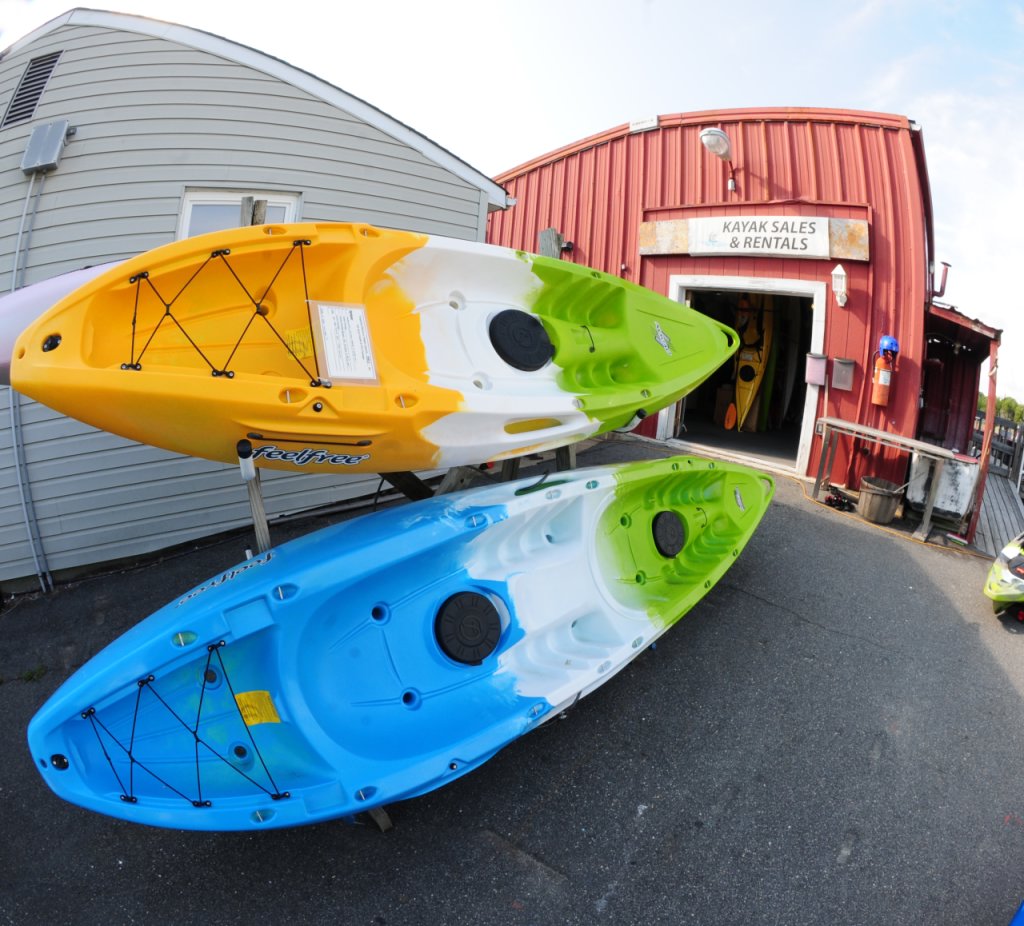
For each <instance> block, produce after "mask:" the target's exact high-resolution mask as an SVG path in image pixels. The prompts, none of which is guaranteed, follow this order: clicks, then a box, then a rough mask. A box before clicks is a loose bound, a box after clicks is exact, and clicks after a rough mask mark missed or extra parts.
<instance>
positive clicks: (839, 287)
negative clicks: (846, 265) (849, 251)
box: [832, 264, 847, 306]
mask: <svg viewBox="0 0 1024 926" xmlns="http://www.w3.org/2000/svg"><path fill="white" fill-rule="evenodd" d="M832 292H833V293H835V296H836V302H837V303H838V304H839V305H840V306H845V305H846V295H847V294H846V271H845V270H844V269H843V265H842V264H836V268H835V270H833V271H832Z"/></svg>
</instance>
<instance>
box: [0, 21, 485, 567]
mask: <svg viewBox="0 0 1024 926" xmlns="http://www.w3.org/2000/svg"><path fill="white" fill-rule="evenodd" d="M90 15H92V14H90ZM97 15H100V16H104V17H106V18H108V19H109V18H111V17H110V16H108V14H97ZM113 19H115V20H116V19H117V17H116V16H114V17H113ZM208 38H209V37H207V36H204V35H203V34H197V42H196V43H194V44H198V45H199V46H200V47H193V45H192V44H190V43H188V42H177V41H172V40H168V39H166V38H160V37H155V36H152V35H147V34H145V33H144V32H138V31H133V30H132V29H130V28H126V29H124V30H122V29H119V28H112V27H109V26H98V25H88V24H81V23H79V24H75V23H74V22H70V23H65V24H64V25H60V26H58V27H56V28H53V29H51V30H50V31H44V33H43V34H41V35H40V36H39V37H38V38H37V39H35V40H34V41H31V42H29V43H27V44H25V45H23V46H21V47H17V46H16V51H15V52H14V53H9V54H7V55H6V56H5V57H3V58H0V110H3V109H5V108H6V106H7V103H8V101H9V100H10V97H11V95H12V94H13V92H14V89H15V87H16V86H17V84H18V81H19V80H20V78H21V75H22V73H23V72H24V70H25V67H26V66H27V64H28V62H29V61H30V60H31V59H32V58H36V57H39V56H41V55H44V54H47V53H49V52H53V51H58V50H60V51H62V56H61V59H60V61H59V62H58V64H57V66H56V68H55V69H54V71H53V74H52V75H51V77H50V81H49V83H48V85H47V87H46V90H45V92H44V93H43V95H42V97H41V99H40V101H39V105H38V107H37V109H36V112H35V114H34V116H33V118H32V119H31V120H29V121H27V122H25V123H21V124H18V125H14V126H11V127H9V128H7V129H4V130H3V131H0V294H2V293H5V292H7V290H8V289H9V288H10V281H11V271H12V268H13V258H14V250H15V239H16V236H17V231H18V227H19V224H20V222H21V217H22V212H23V210H24V209H25V208H26V203H27V204H28V208H29V209H30V210H31V209H32V207H33V205H34V202H33V201H29V200H27V198H26V197H27V193H28V191H29V188H30V181H29V178H28V177H26V176H25V175H24V174H23V173H22V171H21V169H20V164H21V158H22V155H23V153H24V150H25V146H26V144H27V142H28V138H29V136H30V134H31V131H32V129H33V128H34V127H35V126H36V125H39V124H42V123H46V122H52V121H54V120H58V119H68V120H69V122H70V124H71V126H73V128H74V130H75V134H74V135H73V137H71V138H69V139H68V142H67V144H66V146H65V148H64V153H63V157H62V159H61V162H60V164H59V166H58V168H57V169H56V170H55V171H53V172H51V173H50V174H48V175H47V176H46V177H45V179H44V181H43V187H42V194H41V196H40V197H39V201H38V213H37V214H36V215H35V219H34V226H33V228H32V232H31V242H30V244H31V247H30V249H29V251H28V259H27V264H26V265H25V267H26V269H25V273H24V275H23V277H22V280H21V283H22V285H28V284H31V283H34V282H38V281H40V280H44V279H47V278H49V277H52V276H55V275H57V274H59V273H64V272H67V271H69V270H73V269H76V268H79V267H82V266H87V265H91V264H97V263H102V262H106V261H111V260H117V259H122V258H127V257H130V256H132V255H134V254H137V253H140V252H142V251H145V250H148V249H151V248H154V247H158V246H160V245H162V244H166V243H168V242H169V241H172V240H173V239H174V237H175V234H176V229H177V225H178V219H179V214H180V211H181V207H182V201H183V197H184V195H185V193H186V192H187V191H188V190H239V191H250V190H260V191H267V192H275V191H279V192H282V193H289V194H297V195H298V196H299V197H300V200H299V202H300V206H299V208H300V215H299V219H300V220H301V221H311V222H317V221H364V222H370V223H373V224H376V225H381V226H386V227H394V228H408V229H411V230H415V231H421V232H426V233H428V234H435V235H446V236H450V237H457V238H466V239H470V240H477V241H482V240H483V239H484V233H485V228H486V217H487V210H488V207H489V200H488V192H487V191H486V190H485V189H484V188H483V187H481V186H480V185H475V184H474V183H472V182H470V181H469V180H467V179H465V176H459V175H457V174H456V173H453V172H452V170H449V169H448V168H447V167H446V166H444V165H443V164H442V163H438V162H435V161H434V160H432V159H431V158H430V157H428V156H427V155H425V154H424V153H423V151H422V150H417V149H416V148H414V147H411V146H410V145H409V144H406V143H404V142H403V141H401V140H399V139H398V138H396V137H395V136H393V135H391V134H389V133H388V132H387V131H384V130H382V128H381V127H379V126H378V125H377V124H371V123H372V122H379V123H380V124H381V125H384V126H385V127H387V126H388V125H392V124H393V123H391V121H390V120H389V117H386V116H383V114H381V115H382V119H380V120H375V119H371V120H370V121H366V120H365V119H363V118H358V117H356V116H354V115H353V114H352V113H351V112H348V111H346V110H345V109H344V107H340V106H338V105H335V103H334V102H329V101H328V99H330V100H334V97H333V96H331V95H330V94H328V95H327V96H328V99H324V98H321V97H319V96H317V95H316V94H315V93H312V92H309V91H308V90H307V89H303V86H308V84H304V85H303V86H296V85H294V84H293V83H290V82H288V81H287V80H284V79H281V78H280V77H279V76H275V73H276V72H275V73H267V70H266V69H261V67H260V66H259V65H260V61H261V59H262V56H260V55H259V53H258V52H253V50H251V49H244V48H242V47H241V46H232V47H231V48H230V49H228V50H227V52H226V56H225V55H221V54H216V53H212V52H211V51H208V50H205V47H206V46H207V45H209V42H208V41H206V40H207V39H208ZM216 41H217V42H219V40H216ZM215 44H216V42H215ZM233 50H234V51H238V52H239V54H237V55H236V57H239V58H241V60H233V58H232V57H231V54H232V53H233ZM267 65H268V69H269V70H270V71H274V68H275V67H277V68H278V69H280V66H281V62H277V61H275V60H274V59H267ZM296 73H297V74H298V75H299V77H300V78H307V79H308V78H309V75H307V74H304V73H303V72H296ZM297 83H299V84H302V80H301V79H299V80H298V81H297ZM330 89H331V90H336V88H330ZM342 96H343V94H342ZM363 105H365V104H363ZM364 111H365V110H364ZM426 150H430V149H429V146H428V148H427V149H426ZM440 160H442V161H444V160H445V159H444V158H441V159H440ZM445 163H450V161H445ZM35 189H36V190H38V181H36V187H35ZM491 195H493V192H492V193H491ZM491 201H492V202H493V200H491ZM24 244H25V242H24V241H23V242H22V246H23V247H24ZM11 395H12V393H11V391H10V390H9V389H7V388H0V582H4V583H5V584H6V583H8V582H9V580H18V583H16V584H20V585H23V584H24V580H25V577H31V576H33V575H34V574H35V567H34V565H33V561H32V551H31V547H30V545H29V543H28V534H27V531H26V527H25V523H24V519H23V516H22V507H21V496H20V493H19V491H18V485H17V478H16V468H15V462H14V454H13V451H12V445H11V425H10V399H11ZM21 415H22V444H23V447H24V456H25V460H26V466H27V473H28V478H29V480H30V484H31V494H32V498H33V500H34V505H35V511H36V515H37V521H38V527H39V532H40V534H41V539H42V546H43V549H44V551H45V555H46V560H47V563H46V564H47V566H48V568H49V569H50V571H51V572H57V573H59V572H60V571H61V570H64V569H71V568H77V567H82V566H87V565H90V564H95V563H100V562H104V561H107V560H115V559H122V558H124V557H126V556H135V555H139V554H146V553H150V552H154V551H156V550H159V549H163V548H166V547H169V546H173V545H176V544H179V543H182V542H186V541H190V540H194V539H198V538H200V537H203V536H205V535H208V534H211V533H215V532H218V531H222V530H227V529H231V528H235V527H240V526H244V525H247V524H249V523H251V515H250V509H249V503H248V495H247V492H246V489H245V486H244V484H243V483H242V481H241V479H240V476H239V473H238V470H237V468H236V467H233V466H225V465H222V464H218V463H211V462H208V461H205V460H198V459H193V458H189V457H183V456H179V455H176V454H169V453H166V452H164V451H161V450H157V449H155V448H151V447H147V446H144V445H140V444H136V443H132V442H130V441H126V440H123V439H122V438H120V437H116V436H114V435H110V434H106V433H104V432H101V431H97V430H95V429H93V428H91V427H89V426H87V425H84V424H81V423H80V422H77V421H73V420H71V419H68V418H65V417H63V416H61V415H59V414H57V413H56V412H53V411H51V410H50V409H47V408H45V407H44V406H41V405H39V404H37V403H35V402H33V401H31V400H29V399H27V398H22V399H21ZM378 482H379V479H378V477H377V476H373V475H367V476H358V477H356V476H348V477H339V476H313V475H304V474H295V475H292V474H285V473H275V472H268V471H265V472H264V474H263V487H264V499H265V503H266V507H267V512H268V515H269V516H270V517H271V518H273V517H274V516H276V515H279V514H284V513H291V512H297V511H304V510H308V509H310V508H312V507H315V506H318V505H324V504H330V503H334V502H338V501H342V500H346V499H350V498H353V497H356V496H360V495H368V494H370V493H372V492H374V491H375V490H376V488H377V485H378ZM198 578H202V577H197V579H198Z"/></svg>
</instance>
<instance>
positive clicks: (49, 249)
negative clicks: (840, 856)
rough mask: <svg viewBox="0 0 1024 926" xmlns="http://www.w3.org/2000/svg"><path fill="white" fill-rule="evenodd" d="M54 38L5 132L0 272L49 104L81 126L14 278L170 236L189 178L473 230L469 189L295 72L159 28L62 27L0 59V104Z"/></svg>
mask: <svg viewBox="0 0 1024 926" xmlns="http://www.w3.org/2000/svg"><path fill="white" fill-rule="evenodd" d="M58 50H60V51H62V52H63V54H62V56H61V59H60V62H59V63H58V64H57V67H56V68H55V70H54V72H53V74H52V76H51V77H50V81H49V84H48V86H47V88H46V91H45V92H44V93H43V96H42V99H41V100H40V103H39V106H38V108H37V110H36V114H35V117H34V118H33V119H32V120H31V121H30V122H28V123H24V124H21V125H17V126H12V127H10V128H8V129H5V130H4V131H3V132H0V229H11V232H9V233H6V234H3V235H2V236H0V281H2V280H3V273H2V272H3V269H4V268H5V267H10V266H11V260H12V257H13V251H14V238H15V235H14V233H13V232H14V231H16V228H17V224H18V222H19V220H20V216H21V212H22V209H23V208H24V204H25V196H26V193H27V191H28V187H29V180H28V178H27V177H25V176H24V175H23V174H22V172H21V169H20V163H21V155H22V153H23V152H24V149H25V145H26V144H27V141H28V137H29V135H30V133H31V129H32V127H33V126H34V125H36V124H39V123H44V122H49V121H53V120H56V119H68V120H69V121H70V122H71V125H72V126H73V127H74V128H75V130H76V133H75V135H74V136H73V137H72V138H71V139H69V141H68V143H67V146H66V147H65V149H64V155H63V159H62V161H61V164H60V166H59V167H58V169H57V170H56V171H54V172H53V173H52V174H51V175H49V176H47V177H46V180H45V186H44V193H43V195H42V198H41V200H40V203H39V211H38V214H37V215H36V218H35V224H34V230H33V233H32V252H31V253H30V255H29V261H28V265H27V268H26V272H25V276H24V279H23V282H24V283H32V282H36V281H38V280H42V279H46V278H47V277H50V276H53V275H55V274H57V273H62V272H64V271H66V270H70V269H74V268H75V267H77V266H81V265H82V264H83V263H95V262H99V261H101V260H111V259H117V258H121V257H129V256H131V255H133V254H136V253H139V252H140V251H144V250H148V249H149V248H153V247H157V246H158V245H160V244H164V243H166V242H167V241H169V240H172V239H173V237H174V233H175V229H176V225H177V219H178V212H179V210H180V206H181V199H182V196H183V195H184V193H185V191H186V189H188V188H224V189H249V188H256V189H261V190H268V191H274V190H279V191H282V192H289V193H299V194H300V195H301V197H302V200H301V202H302V206H301V209H302V215H301V219H302V220H303V221H313V222H315V221H365V222H371V223H373V224H377V225H383V226H387V227H392V228H409V229H412V230H415V231H422V232H427V233H429V234H436V235H447V236H450V237H457V238H469V239H472V240H483V237H484V225H483V223H482V222H481V220H480V217H481V208H480V207H481V201H482V198H483V194H482V193H481V191H480V189H479V188H477V187H474V186H472V185H471V184H469V183H468V182H466V181H465V180H463V179H461V178H459V177H457V176H455V175H454V174H452V173H451V172H449V171H447V170H445V169H444V168H442V167H440V166H438V165H437V164H434V163H433V162H431V161H430V160H429V159H428V158H426V157H425V156H424V155H423V154H421V153H420V152H418V151H415V150H413V149H412V148H409V147H408V146H407V145H404V144H401V143H400V142H398V141H396V140H395V139H393V138H391V137H390V136H388V135H387V134H385V133H384V132H382V131H381V130H380V129H378V128H376V127H375V126H372V125H368V124H367V123H365V122H363V121H361V120H358V119H355V118H354V117H352V116H350V115H349V114H347V113H345V112H344V111H342V110H339V109H338V108H337V107H335V106H332V105H331V104H329V103H327V102H325V101H324V100H322V99H318V98H316V97H314V96H312V95H311V94H309V93H307V92H305V91H303V90H301V89H299V88H297V87H294V86H291V85H290V84H287V83H285V82H283V81H281V80H278V79H276V78H274V77H271V76H269V75H267V74H265V73H262V72H260V71H259V70H256V69H255V68H252V67H248V66H246V65H243V64H239V63H237V62H234V61H229V60H227V59H224V58H220V57H217V56H215V55H212V54H210V53H208V52H205V51H199V50H196V49H193V48H187V47H183V46H181V45H177V44H175V43H173V42H169V41H166V40H163V39H158V38H153V37H149V36H143V35H138V34H134V33H130V32H121V31H117V30H110V29H100V28H96V27H86V26H70V25H69V26H65V27H62V28H59V29H56V30H55V31H54V32H52V33H50V34H48V35H47V36H45V37H44V39H41V40H40V41H39V42H37V43H34V44H33V46H32V47H31V48H30V49H26V50H24V51H22V52H21V53H20V54H17V55H13V56H10V58H9V59H7V58H5V59H3V60H0V105H6V102H7V100H8V99H9V97H10V95H11V94H12V93H13V91H14V88H15V87H16V85H17V82H18V80H19V79H20V77H21V74H22V72H23V71H24V68H25V66H26V65H27V63H28V61H29V60H30V59H31V58H33V57H37V56H39V55H42V54H46V53H48V52H51V51H58Z"/></svg>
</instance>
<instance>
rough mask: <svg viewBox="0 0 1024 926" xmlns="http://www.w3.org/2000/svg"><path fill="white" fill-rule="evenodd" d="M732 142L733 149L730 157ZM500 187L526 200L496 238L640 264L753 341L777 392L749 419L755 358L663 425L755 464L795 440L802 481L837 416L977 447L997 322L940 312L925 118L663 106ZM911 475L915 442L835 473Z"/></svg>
mask: <svg viewBox="0 0 1024 926" xmlns="http://www.w3.org/2000/svg"><path fill="white" fill-rule="evenodd" d="M708 129H713V130H717V131H712V132H710V133H708V132H707V131H706V130H708ZM702 135H703V136H704V137H703V138H702ZM723 141H724V142H725V144H727V145H728V146H729V149H728V150H727V151H726V150H723V149H722V148H718V149H717V153H716V151H715V150H713V149H715V145H716V143H717V144H719V145H720V144H722V143H723ZM495 179H496V180H497V181H498V182H499V183H500V184H502V185H503V186H504V187H505V188H506V189H507V190H508V192H509V193H510V195H511V196H512V197H513V198H514V199H515V200H516V202H517V204H516V205H515V206H514V207H513V208H511V209H509V210H507V211H504V212H498V213H494V214H492V215H491V217H490V225H489V230H488V240H489V241H491V242H494V243H496V244H502V245H506V246H510V247H516V248H522V249H524V250H529V251H537V250H542V251H544V250H546V251H547V252H548V253H551V252H552V250H553V251H554V252H556V253H560V254H561V256H562V257H563V258H564V259H567V260H573V261H575V262H578V263H581V264H585V265H587V266H591V267H594V268H596V269H600V270H604V271H606V272H608V273H614V274H618V275H621V276H623V277H624V278H627V279H630V280H633V281H635V282H637V283H640V284H641V285H643V286H646V287H648V288H650V289H653V290H656V291H658V292H662V293H665V294H666V295H668V296H669V297H671V298H673V299H676V300H678V301H681V302H682V301H685V302H688V303H689V304H690V305H692V306H694V307H695V308H697V309H699V310H700V311H703V312H706V313H707V314H709V315H713V316H714V317H716V318H718V319H719V320H720V321H723V322H725V323H726V324H729V325H731V326H733V327H735V328H737V330H740V331H741V334H742V335H743V339H744V344H745V345H752V348H751V355H756V363H755V365H756V366H757V367H758V369H759V373H758V376H759V377H761V379H760V382H761V386H760V389H759V393H758V394H759V399H758V400H757V403H758V404H757V406H756V407H755V408H752V409H751V410H750V413H749V414H748V415H747V416H746V418H745V420H744V423H743V428H742V429H737V428H735V427H734V428H733V429H731V430H727V429H726V428H725V427H724V424H725V421H724V420H723V419H724V417H725V415H726V414H727V406H728V405H729V404H734V405H735V404H736V403H737V402H738V401H739V400H738V399H737V395H738V394H739V392H740V391H741V390H742V389H743V388H744V386H742V385H741V381H742V379H743V377H744V375H745V373H744V372H743V371H742V370H741V367H742V364H741V363H739V362H737V363H735V364H733V363H730V364H727V365H726V367H725V368H723V369H722V370H721V371H719V374H718V375H717V376H716V377H714V378H713V379H712V380H710V381H709V382H708V383H706V384H705V385H704V386H702V387H701V388H700V389H699V390H697V391H696V392H695V393H693V394H692V395H691V396H688V397H687V398H686V400H684V402H683V403H680V406H679V407H676V408H674V409H668V410H665V411H663V412H661V413H660V414H659V415H658V418H657V420H656V421H655V420H653V416H652V420H650V421H648V422H645V423H644V433H646V434H648V435H649V436H654V437H660V438H670V437H676V436H679V437H682V438H684V439H685V440H687V441H688V442H691V443H697V444H709V445H712V446H715V445H718V446H722V447H728V448H730V449H733V450H734V451H735V452H738V453H743V452H745V451H749V452H750V453H751V454H752V455H755V456H756V455H757V453H758V448H762V447H768V446H775V447H781V448H783V451H782V452H783V454H784V456H785V458H787V459H789V460H790V461H791V464H792V466H793V469H794V471H795V472H797V473H801V474H803V473H813V472H814V471H815V470H816V468H817V465H818V460H819V457H820V453H821V440H820V438H817V439H816V435H815V424H816V422H817V420H818V418H820V417H823V416H831V417H835V418H841V419H844V420H847V421H851V422H856V423H859V424H862V425H866V426H869V427H871V428H877V429H879V430H883V431H889V432H895V433H898V434H902V435H905V436H909V437H915V438H917V437H921V438H922V439H924V440H927V441H929V442H932V443H936V444H940V445H944V446H948V447H950V448H953V449H956V450H958V451H966V450H967V446H966V439H967V437H968V436H969V432H967V431H965V428H966V427H969V426H967V425H965V424H964V422H962V421H960V419H961V418H964V421H966V418H965V417H964V416H965V415H966V414H967V413H968V411H969V414H970V415H971V419H972V420H973V412H974V400H973V398H974V395H975V394H976V392H977V387H978V382H979V377H980V369H981V364H982V362H983V361H984V360H986V359H988V356H989V344H988V341H987V340H986V338H989V337H991V336H992V330H991V329H986V330H987V331H988V334H983V333H982V334H979V332H978V331H977V330H976V329H975V328H972V327H971V325H970V323H968V322H967V320H966V319H963V316H959V313H956V312H955V311H942V310H941V309H936V308H934V307H933V306H932V300H933V296H934V295H936V286H935V274H934V254H933V249H934V242H933V231H932V211H931V195H930V192H929V185H928V173H927V168H926V165H925V155H924V144H923V139H922V134H921V130H920V129H919V127H918V126H916V125H915V124H914V123H913V122H911V121H910V120H908V119H907V118H905V117H903V116H897V115H887V114H881V113H869V112H857V111H850V110H827V109H796V108H769V109H741V110H726V111H717V112H698V113H681V114H675V115H668V116H660V117H658V118H656V119H650V120H645V121H644V122H643V123H634V124H631V125H623V126H619V127H617V128H614V129H611V130H609V131H607V132H604V133H602V134H600V135H595V136H592V137H590V138H586V139H583V140H582V141H579V142H577V143H575V144H572V145H568V146H566V147H564V148H561V149H559V150H557V151H554V152H551V153H550V154H546V155H544V156H542V157H539V158H536V159H535V160H533V161H530V162H528V163H526V164H523V165H522V166H520V167H517V168H515V169H513V170H510V171H508V172H506V173H505V174H502V175H501V176H499V177H496V178H495ZM542 233H544V234H543V235H542ZM552 242H554V246H553V247H552ZM844 276H845V284H844V282H843V277H844ZM958 318H959V319H961V320H962V321H963V324H962V325H961V324H960V323H959V322H958V320H957V319H958ZM982 327H984V326H982ZM768 328H770V329H771V334H770V335H769V334H767V333H766V329H768ZM960 334H963V335H964V336H963V337H960ZM883 336H889V337H894V338H896V339H897V340H898V342H899V346H900V352H899V355H898V358H897V361H896V365H895V372H894V373H893V374H892V377H891V385H890V389H889V395H888V399H887V402H886V404H884V405H880V404H876V403H875V402H873V401H872V392H873V389H872V386H873V382H872V379H873V371H874V366H875V361H876V359H877V358H878V356H879V354H878V350H879V341H880V339H881V338H882V337H883ZM995 337H996V338H997V337H998V333H995ZM769 342H773V343H774V348H772V347H771V345H770V343H769ZM954 345H959V346H956V348H955V351H954ZM808 355H812V356H811V358H810V359H808ZM738 371H739V372H740V373H741V375H740V377H739V378H738V377H737V373H738ZM823 371H824V372H823ZM926 374H927V375H926ZM965 397H967V398H965ZM968 398H969V401H968ZM954 401H955V403H956V405H957V410H955V411H954V409H953V403H954ZM961 406H964V407H963V408H961ZM966 406H969V409H968V408H967V407H966ZM951 413H953V418H951V417H950V416H951ZM906 471H907V457H906V455H905V454H901V453H900V452H898V451H895V450H891V449H889V450H886V449H884V448H882V447H880V446H879V445H878V444H872V443H869V442H867V441H854V442H852V443H851V442H843V444H842V446H841V447H840V448H839V457H838V458H837V460H836V464H835V466H834V469H833V478H834V479H835V481H840V482H846V484H847V485H849V486H851V487H852V488H856V487H857V484H858V481H859V479H860V477H861V476H864V475H874V476H881V477H883V478H886V479H890V480H892V481H894V482H897V483H902V482H904V481H905V476H906Z"/></svg>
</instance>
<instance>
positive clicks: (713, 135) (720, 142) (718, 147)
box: [700, 129, 736, 193]
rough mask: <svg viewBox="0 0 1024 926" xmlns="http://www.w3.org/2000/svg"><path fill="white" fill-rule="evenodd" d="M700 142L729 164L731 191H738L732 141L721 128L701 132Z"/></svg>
mask: <svg viewBox="0 0 1024 926" xmlns="http://www.w3.org/2000/svg"><path fill="white" fill-rule="evenodd" d="M700 143H701V144H702V145H703V146H704V147H705V148H707V149H708V151H710V152H711V153H712V154H713V155H714V156H715V157H717V158H721V159H722V160H723V161H725V163H726V164H728V165H729V192H730V193H735V192H736V177H735V175H734V171H733V166H732V142H730V141H729V136H728V135H726V134H725V132H723V131H722V130H721V129H704V130H703V131H702V132H701V133H700Z"/></svg>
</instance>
